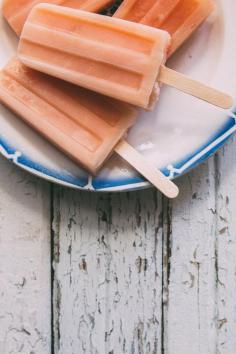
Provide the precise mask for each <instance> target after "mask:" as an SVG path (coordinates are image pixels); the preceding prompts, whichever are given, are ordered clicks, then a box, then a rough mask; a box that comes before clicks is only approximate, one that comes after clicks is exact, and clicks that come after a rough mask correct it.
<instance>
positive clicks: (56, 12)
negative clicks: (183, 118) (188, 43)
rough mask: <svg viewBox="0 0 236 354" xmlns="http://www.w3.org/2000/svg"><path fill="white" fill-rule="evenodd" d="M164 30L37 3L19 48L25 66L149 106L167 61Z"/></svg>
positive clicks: (166, 34) (167, 35)
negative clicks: (161, 69) (160, 73)
mask: <svg viewBox="0 0 236 354" xmlns="http://www.w3.org/2000/svg"><path fill="white" fill-rule="evenodd" d="M169 45H170V36H169V34H168V33H167V32H165V31H160V30H157V29H155V28H151V27H148V26H143V25H140V24H136V23H133V22H127V21H123V20H120V19H114V18H111V17H107V16H101V15H96V14H92V13H89V12H85V11H79V10H77V11H75V10H72V9H69V8H65V7H59V6H53V5H49V4H41V5H38V6H36V7H34V9H33V10H32V11H31V13H30V15H29V17H28V20H27V22H26V24H25V27H24V30H23V32H22V36H21V41H20V45H19V50H18V56H19V58H20V60H21V61H22V62H23V63H24V64H25V65H27V66H30V67H32V68H34V69H36V70H39V71H43V72H45V73H47V74H49V75H52V76H56V77H58V78H61V79H63V80H66V81H70V82H72V83H74V84H77V85H79V86H83V87H85V88H88V89H91V90H94V91H97V92H99V93H102V94H104V95H108V96H112V97H114V98H116V99H119V100H122V101H126V102H128V103H131V104H134V105H137V106H140V107H143V108H147V107H148V106H149V101H150V97H151V96H152V94H153V91H156V94H157V96H158V83H157V82H156V79H157V77H158V74H159V69H160V67H161V65H162V64H164V63H165V60H166V52H167V49H168V47H169Z"/></svg>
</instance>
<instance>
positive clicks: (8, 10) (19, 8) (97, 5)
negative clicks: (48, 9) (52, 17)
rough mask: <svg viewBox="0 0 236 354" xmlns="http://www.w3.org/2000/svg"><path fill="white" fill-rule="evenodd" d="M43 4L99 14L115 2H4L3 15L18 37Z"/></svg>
mask: <svg viewBox="0 0 236 354" xmlns="http://www.w3.org/2000/svg"><path fill="white" fill-rule="evenodd" d="M42 2H47V3H51V4H56V5H63V6H67V7H71V8H74V9H82V10H86V11H90V12H99V11H101V10H103V9H104V8H106V7H107V6H108V5H109V4H111V3H112V2H113V0H44V1H42V0H4V1H3V15H4V17H5V18H6V20H7V21H8V23H9V24H10V26H11V27H12V28H13V30H14V31H15V32H16V34H17V35H20V34H21V31H22V28H23V26H24V23H25V21H26V19H27V17H28V15H29V13H30V11H31V9H32V8H33V7H34V6H35V5H37V4H39V3H42Z"/></svg>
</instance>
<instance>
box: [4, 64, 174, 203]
mask: <svg viewBox="0 0 236 354" xmlns="http://www.w3.org/2000/svg"><path fill="white" fill-rule="evenodd" d="M0 101H1V102H2V103H4V104H5V105H6V106H7V107H9V108H10V109H11V110H12V111H14V112H15V113H17V114H18V115H19V116H20V117H21V118H22V119H23V120H24V121H25V122H26V123H27V124H29V125H31V126H32V127H33V128H34V129H36V130H37V131H38V132H39V133H40V134H42V135H43V136H44V137H46V138H47V139H48V140H49V141H51V142H52V143H53V144H55V145H56V146H57V147H58V148H59V149H61V150H62V151H63V152H64V153H65V154H67V155H68V156H69V157H70V158H72V159H73V160H74V161H76V162H78V163H79V164H81V165H82V166H84V167H85V168H86V169H87V170H88V171H90V172H92V173H93V174H95V173H96V172H97V171H98V170H99V169H100V168H101V166H102V165H103V163H104V161H105V160H106V159H107V158H108V157H109V156H110V155H111V154H112V152H113V151H115V152H116V153H117V154H119V155H120V156H121V157H122V158H124V159H125V160H126V161H128V162H129V163H130V164H131V165H132V166H133V167H135V168H136V169H137V170H138V171H139V172H140V173H141V174H142V175H143V176H145V177H146V178H147V179H148V180H149V181H150V182H151V183H152V184H153V185H154V186H156V187H157V188H158V189H160V190H161V191H162V192H163V193H164V194H165V195H166V196H168V197H170V198H174V197H176V196H177V195H178V188H177V187H176V186H175V184H174V183H173V182H171V181H170V180H169V179H168V178H166V177H165V176H164V175H163V174H162V173H161V172H160V171H158V170H157V169H156V168H155V167H154V166H152V165H151V164H150V163H148V162H147V161H146V159H145V158H144V157H143V156H142V155H140V154H139V153H138V152H137V151H136V150H135V149H134V148H133V147H132V146H130V145H129V144H128V143H127V142H126V141H125V140H121V139H122V138H123V137H124V135H125V134H126V131H127V129H128V128H129V127H130V126H132V125H133V123H134V122H135V121H136V117H137V111H136V110H135V109H134V108H132V107H131V106H130V105H127V104H125V103H122V102H119V101H116V100H114V99H111V98H108V97H105V96H102V95H99V94H97V93H94V92H91V91H88V90H86V89H83V88H79V87H76V86H74V85H72V84H68V83H66V82H63V81H60V80H58V79H54V78H51V77H49V76H47V75H44V74H41V73H39V72H37V71H34V70H32V69H29V68H26V67H25V66H23V65H22V64H21V63H20V62H19V61H17V60H16V59H13V60H12V61H11V62H10V63H9V64H8V65H7V66H6V67H5V68H4V69H3V70H2V71H1V72H0Z"/></svg>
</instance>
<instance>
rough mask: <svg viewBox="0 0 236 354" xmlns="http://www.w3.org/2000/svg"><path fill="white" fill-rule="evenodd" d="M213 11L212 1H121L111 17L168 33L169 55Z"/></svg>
mask: <svg viewBox="0 0 236 354" xmlns="http://www.w3.org/2000/svg"><path fill="white" fill-rule="evenodd" d="M214 9H215V2H214V1H213V0H147V1H145V0H124V1H123V3H122V4H121V6H120V7H119V9H118V10H117V11H116V13H115V14H114V17H117V18H122V19H124V20H127V21H134V22H138V23H142V24H144V25H148V26H152V27H156V28H160V29H163V30H165V31H167V32H168V33H169V34H170V35H171V37H172V43H171V47H170V50H169V52H168V56H170V55H172V54H173V53H174V52H175V51H176V50H177V49H178V48H179V47H180V46H181V45H182V44H183V43H184V42H185V40H186V39H188V38H189V37H190V35H191V34H192V33H193V32H194V31H195V30H196V29H197V28H198V27H199V26H200V24H201V23H202V22H203V21H204V20H206V18H207V17H208V16H209V15H210V14H211V13H212V11H213V10H214Z"/></svg>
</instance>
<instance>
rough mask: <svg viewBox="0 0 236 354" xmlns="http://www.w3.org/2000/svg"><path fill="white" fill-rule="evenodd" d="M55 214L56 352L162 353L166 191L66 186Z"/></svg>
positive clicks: (57, 192) (58, 193) (58, 192)
mask: <svg viewBox="0 0 236 354" xmlns="http://www.w3.org/2000/svg"><path fill="white" fill-rule="evenodd" d="M54 215H55V219H54V230H55V240H56V241H55V247H54V267H55V276H54V299H55V300H54V329H55V339H56V347H55V352H56V353H60V354H64V353H88V354H90V353H92V354H101V353H107V354H108V353H113V354H116V353H119V354H121V353H126V354H130V353H153V354H154V353H160V352H161V347H162V335H161V331H162V256H163V255H162V231H163V225H162V197H161V196H160V194H158V193H156V192H155V191H153V190H149V191H141V192H137V193H134V192H133V193H123V194H113V195H108V194H89V193H83V192H77V193H75V192H74V191H69V190H64V189H61V190H60V189H59V190H57V191H56V195H55V211H54ZM68 324H69V325H68Z"/></svg>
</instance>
